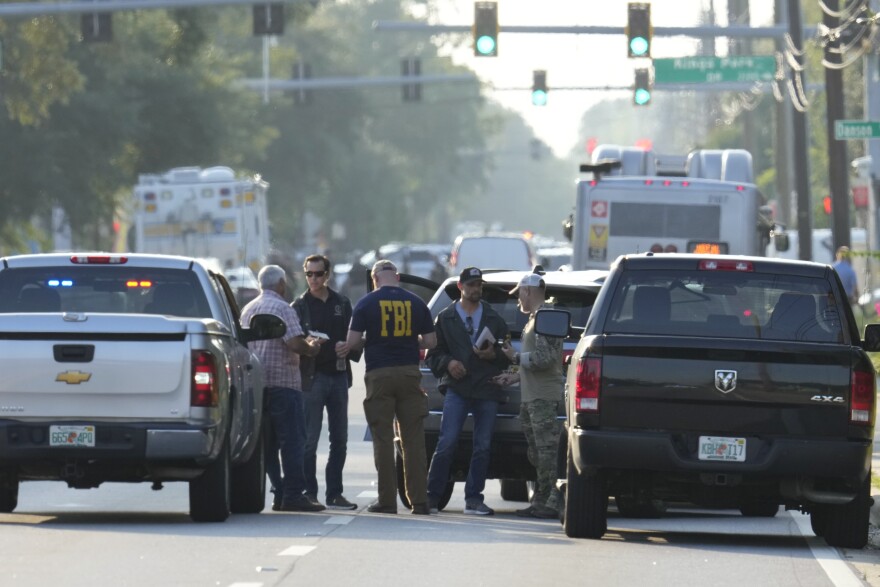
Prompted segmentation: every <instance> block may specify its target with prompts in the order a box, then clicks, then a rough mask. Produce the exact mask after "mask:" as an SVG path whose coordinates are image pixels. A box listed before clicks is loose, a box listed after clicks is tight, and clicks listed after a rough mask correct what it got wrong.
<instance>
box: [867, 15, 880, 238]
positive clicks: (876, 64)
mask: <svg viewBox="0 0 880 587" xmlns="http://www.w3.org/2000/svg"><path fill="white" fill-rule="evenodd" d="M871 9H872V10H873V11H874V12H875V13H876V12H878V11H880V0H871ZM864 59H865V69H864V71H865V120H880V54H878V53H877V48H876V45H875V46H874V47H872V48H871V50H870V51H868V53H867V54H866V55H865V58H864ZM865 153H867V154H868V155H870V156H871V172H870V178H871V189H870V190H869V192H868V193H869V194H870V195H871V198H870V200H869V201H868V211H869V217H868V218H869V219H868V236H869V238H870V239H871V240H870V241H868V249H869V250H880V200H878V198H880V140H876V139H874V140H870V141H865Z"/></svg>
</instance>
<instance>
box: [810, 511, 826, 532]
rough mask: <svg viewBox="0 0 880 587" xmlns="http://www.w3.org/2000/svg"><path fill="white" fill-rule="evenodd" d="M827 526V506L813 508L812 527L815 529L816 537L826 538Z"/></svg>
mask: <svg viewBox="0 0 880 587" xmlns="http://www.w3.org/2000/svg"><path fill="white" fill-rule="evenodd" d="M827 525H828V512H826V511H825V506H821V505H816V506H813V509H812V511H810V527H812V528H813V534H815V535H816V536H824V535H825V528H826V526H827Z"/></svg>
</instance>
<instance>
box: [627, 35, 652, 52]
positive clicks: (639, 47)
mask: <svg viewBox="0 0 880 587" xmlns="http://www.w3.org/2000/svg"><path fill="white" fill-rule="evenodd" d="M629 50H630V52H632V54H633V55H635V56H637V57H640V56H642V55H645V54H647V53H648V39H646V38H645V37H633V39H632V40H631V41H630V42H629Z"/></svg>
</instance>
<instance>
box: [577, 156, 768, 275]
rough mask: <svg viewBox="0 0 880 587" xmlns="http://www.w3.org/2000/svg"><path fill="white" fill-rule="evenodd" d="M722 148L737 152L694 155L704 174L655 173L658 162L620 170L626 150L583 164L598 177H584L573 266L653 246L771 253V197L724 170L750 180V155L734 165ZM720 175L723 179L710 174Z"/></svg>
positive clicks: (696, 168)
mask: <svg viewBox="0 0 880 587" xmlns="http://www.w3.org/2000/svg"><path fill="white" fill-rule="evenodd" d="M716 153H722V154H723V155H729V154H730V153H726V152H705V151H704V152H696V153H692V154H691V156H690V157H689V161H688V168H689V169H690V170H692V171H691V172H692V173H694V174H698V173H699V174H700V175H704V176H703V177H691V176H687V175H683V174H679V175H677V176H673V175H656V173H657V168H658V167H659V166H660V163H659V162H656V163H655V162H654V161H653V160H652V161H651V163H650V164H648V165H644V164H642V165H639V166H637V167H636V168H635V170H634V171H635V172H636V173H638V172H641V173H645V172H647V173H649V174H650V175H626V174H621V172H620V171H618V170H620V169H621V167H622V165H623V164H622V163H621V161H624V162H625V161H626V160H627V156H626V155H627V153H624V154H623V155H624V156H623V157H621V159H617V160H599V161H597V162H595V163H594V164H591V165H585V166H582V167H581V170H582V171H589V172H592V174H593V177H592V179H587V180H582V181H580V182H578V187H577V201H576V205H575V212H574V215H573V218H572V221H573V227H572V248H573V251H572V269H575V270H578V269H607V268H608V267H609V266H610V264H611V263H612V262H613V261H614V260H615V259H616V258H617V257H619V256H620V255H623V254H627V253H646V252H649V251H653V252H681V253H693V252H697V253H719V254H736V255H758V256H765V255H766V252H767V245H768V244H769V242H770V237H771V234H772V230H773V227H774V224H773V221H772V219H771V218H770V213H769V209H767V208H766V207H764V204H765V201H764V197H763V195H762V194H761V193H760V192H759V191H758V189H757V188H756V187H755V185H754V184H753V183H750V182H748V181H732V180H730V179H728V178H727V177H726V175H725V170H727V171H728V174H727V175H731V174H734V172H735V174H736V175H738V176H742V177H745V178H747V179H750V177H749V172H750V170H751V164H750V159H749V161H748V165H744V164H743V163H744V162H743V161H741V160H738V161H737V164H736V165H733V164H732V162H733V159H734V158H730V160H731V164H729V165H728V164H727V161H725V160H724V159H725V157H723V156H720V157H716V156H715V155H716ZM737 153H742V152H737ZM746 154H747V153H746ZM649 155H650V153H648V152H646V155H645V156H644V158H645V160H647V158H648V156H649ZM630 159H632V157H630ZM679 159H683V158H679ZM630 162H632V161H630ZM716 162H720V163H722V164H721V165H720V166H718V165H714V163H716ZM713 170H715V171H713ZM623 171H627V170H626V169H624V170H623ZM613 173H618V174H617V175H613ZM713 173H717V176H718V178H716V179H710V178H707V177H705V175H712V174H713ZM778 245H779V246H781V247H784V246H785V243H784V242H782V240H780V242H779V243H778Z"/></svg>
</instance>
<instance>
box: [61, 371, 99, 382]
mask: <svg viewBox="0 0 880 587" xmlns="http://www.w3.org/2000/svg"><path fill="white" fill-rule="evenodd" d="M91 378H92V374H91V373H83V372H82V371H65V372H64V373H59V374H58V376H57V377H56V378H55V381H63V382H64V383H67V384H68V385H79V384H80V383H82V382H83V381H88V380H89V379H91Z"/></svg>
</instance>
